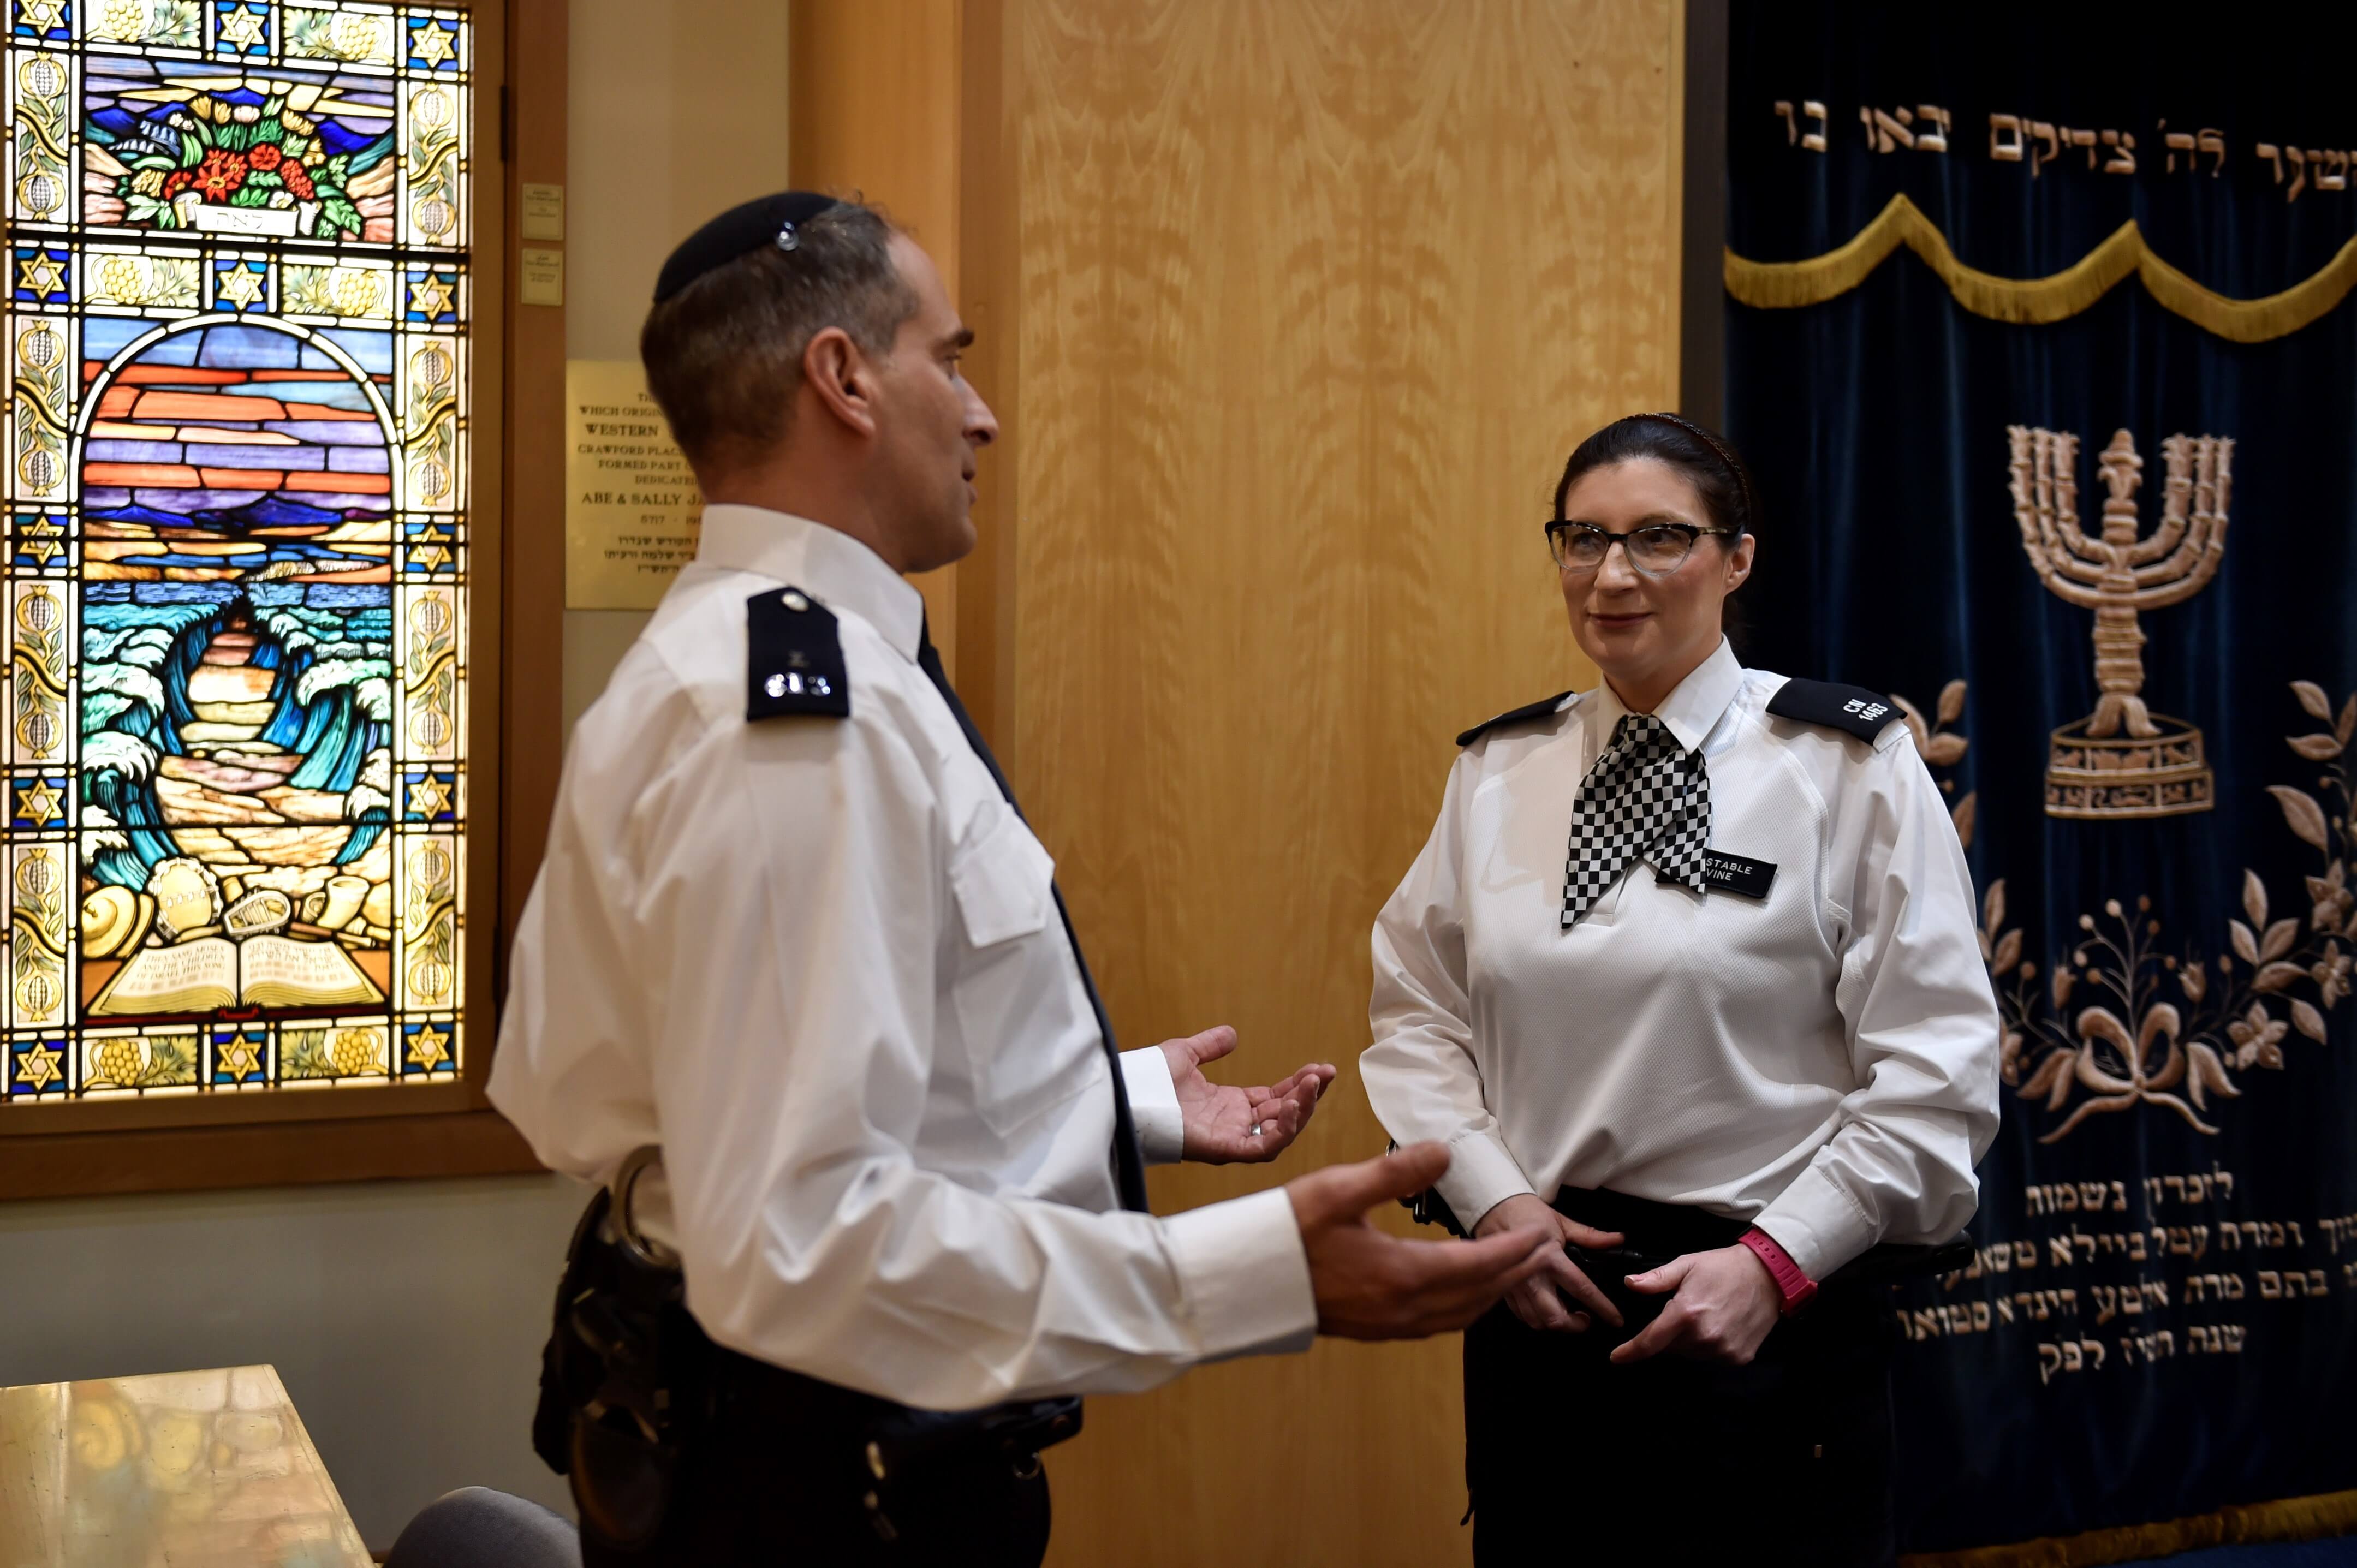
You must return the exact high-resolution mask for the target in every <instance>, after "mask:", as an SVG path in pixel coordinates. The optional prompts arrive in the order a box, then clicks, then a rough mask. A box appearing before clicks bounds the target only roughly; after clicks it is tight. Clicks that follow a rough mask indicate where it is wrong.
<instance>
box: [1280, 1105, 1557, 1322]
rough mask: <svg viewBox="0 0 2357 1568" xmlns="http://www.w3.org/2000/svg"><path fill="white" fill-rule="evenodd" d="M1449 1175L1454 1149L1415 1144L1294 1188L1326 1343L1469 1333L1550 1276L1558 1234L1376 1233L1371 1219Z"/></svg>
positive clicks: (1314, 1175)
mask: <svg viewBox="0 0 2357 1568" xmlns="http://www.w3.org/2000/svg"><path fill="white" fill-rule="evenodd" d="M1447 1169H1448V1149H1447V1148H1446V1147H1444V1146H1443V1145H1441V1144H1410V1145H1409V1146H1408V1147H1406V1148H1405V1149H1402V1150H1400V1151H1399V1152H1398V1153H1397V1154H1394V1155H1384V1156H1383V1157H1382V1158H1381V1159H1373V1160H1361V1162H1359V1163H1358V1164H1357V1165H1328V1166H1327V1167H1326V1168H1325V1169H1323V1170H1319V1171H1312V1172H1311V1173H1310V1174H1309V1175H1308V1176H1300V1177H1297V1179H1295V1180H1293V1181H1290V1182H1287V1183H1286V1187H1285V1195H1286V1197H1288V1198H1290V1199H1291V1200H1292V1202H1293V1218H1294V1221H1295V1223H1297V1224H1298V1225H1299V1226H1300V1227H1301V1247H1302V1251H1304V1252H1306V1253H1308V1258H1309V1285H1310V1291H1311V1293H1312V1294H1314V1295H1315V1296H1316V1298H1317V1302H1318V1332H1319V1333H1320V1334H1333V1335H1338V1336H1340V1337H1342V1338H1345V1339H1421V1338H1423V1337H1425V1336H1426V1335H1427V1334H1441V1333H1446V1332H1447V1331H1448V1330H1449V1329H1452V1328H1462V1327H1464V1326H1466V1325H1467V1324H1469V1323H1470V1322H1472V1321H1473V1320H1474V1319H1475V1318H1477V1317H1479V1316H1481V1315H1482V1314H1483V1313H1484V1312H1487V1311H1489V1310H1490V1307H1491V1304H1492V1303H1494V1302H1495V1301H1496V1300H1497V1299H1498V1298H1499V1297H1500V1296H1501V1295H1503V1294H1505V1293H1506V1292H1507V1291H1508V1290H1510V1289H1512V1287H1513V1286H1514V1285H1516V1284H1517V1283H1521V1282H1522V1281H1523V1280H1525V1279H1528V1278H1530V1277H1531V1276H1532V1275H1533V1274H1534V1273H1538V1271H1539V1270H1541V1269H1542V1268H1544V1267H1545V1266H1546V1260H1547V1258H1548V1256H1549V1254H1555V1255H1556V1256H1560V1255H1561V1254H1560V1251H1559V1249H1560V1247H1561V1245H1562V1243H1561V1242H1560V1241H1558V1240H1556V1237H1555V1230H1553V1229H1552V1228H1551V1227H1550V1228H1544V1229H1543V1228H1541V1227H1538V1226H1529V1227H1525V1228H1523V1229H1522V1230H1504V1231H1501V1232H1500V1233H1499V1234H1497V1235H1494V1236H1489V1237H1485V1238H1483V1239H1482V1240H1478V1241H1404V1240H1401V1239H1400V1238H1398V1237H1396V1236H1392V1235H1387V1234H1385V1233H1384V1232H1383V1231H1381V1230H1376V1229H1375V1228H1374V1227H1373V1226H1372V1225H1370V1224H1368V1223H1367V1210H1368V1209H1370V1208H1373V1207H1374V1206H1375V1205H1376V1204H1379V1203H1383V1202H1388V1201H1391V1200H1393V1199H1396V1198H1402V1197H1410V1196H1412V1195H1414V1194H1415V1193H1419V1192H1422V1191H1423V1190H1424V1189H1425V1188H1426V1187H1430V1186H1431V1185H1432V1184H1433V1181H1434V1180H1435V1179H1436V1178H1437V1176H1439V1175H1440V1173H1441V1172H1443V1171H1445V1170H1447Z"/></svg>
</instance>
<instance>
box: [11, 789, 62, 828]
mask: <svg viewBox="0 0 2357 1568" xmlns="http://www.w3.org/2000/svg"><path fill="white" fill-rule="evenodd" d="M64 816H65V799H64V797H63V796H61V795H59V793H58V791H57V789H56V788H55V787H54V786H52V785H51V784H50V783H49V781H48V779H35V780H34V781H33V782H32V783H30V784H20V785H18V786H17V787H16V817H17V820H18V821H20V822H30V823H32V824H33V825H34V826H35V827H37V828H46V827H48V826H49V825H50V824H51V823H53V822H59V821H61V820H63V818H64Z"/></svg>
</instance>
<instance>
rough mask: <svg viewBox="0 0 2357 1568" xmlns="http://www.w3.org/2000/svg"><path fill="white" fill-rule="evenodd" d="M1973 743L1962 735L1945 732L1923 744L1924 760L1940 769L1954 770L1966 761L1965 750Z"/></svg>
mask: <svg viewBox="0 0 2357 1568" xmlns="http://www.w3.org/2000/svg"><path fill="white" fill-rule="evenodd" d="M1971 744H1972V743H1971V742H1969V741H1967V740H1966V739H1964V736H1960V735H1950V734H1948V733H1947V732H1946V731H1944V730H1943V731H1942V732H1941V733H1940V734H1938V735H1935V736H1932V737H1931V738H1930V739H1929V740H1926V741H1925V742H1924V743H1923V759H1924V760H1925V761H1927V762H1930V763H1932V764H1933V765H1934V766H1936V767H1940V768H1953V767H1954V766H1955V765H1956V764H1957V763H1959V762H1961V761H1963V760H1964V748H1965V747H1966V746H1969V745H1971Z"/></svg>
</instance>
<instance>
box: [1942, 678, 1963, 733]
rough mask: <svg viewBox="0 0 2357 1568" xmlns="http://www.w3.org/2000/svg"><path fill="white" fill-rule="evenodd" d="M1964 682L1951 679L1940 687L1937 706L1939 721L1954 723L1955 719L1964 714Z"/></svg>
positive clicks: (1945, 723) (1944, 723)
mask: <svg viewBox="0 0 2357 1568" xmlns="http://www.w3.org/2000/svg"><path fill="white" fill-rule="evenodd" d="M1939 714H1940V722H1941V723H1942V724H1943V725H1952V724H1954V723H1955V722H1956V720H1957V719H1959V718H1961V717H1962V716H1963V715H1964V682H1962V681H1951V682H1948V683H1947V684H1946V685H1944V686H1943V687H1941V688H1940V707H1939Z"/></svg>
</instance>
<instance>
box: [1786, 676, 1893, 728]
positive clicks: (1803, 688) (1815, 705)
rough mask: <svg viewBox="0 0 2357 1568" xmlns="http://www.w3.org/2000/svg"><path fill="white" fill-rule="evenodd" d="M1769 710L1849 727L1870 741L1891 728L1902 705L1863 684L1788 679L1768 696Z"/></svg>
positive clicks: (1808, 722) (1808, 721) (1814, 722)
mask: <svg viewBox="0 0 2357 1568" xmlns="http://www.w3.org/2000/svg"><path fill="white" fill-rule="evenodd" d="M1768 711H1769V712H1770V713H1771V714H1775V715H1776V716H1777V717H1779V718H1786V719H1798V720H1800V721H1801V722H1802V723H1803V724H1804V725H1831V726H1833V727H1834V728H1835V729H1846V730H1847V731H1849V733H1850V734H1852V735H1854V736H1857V738H1858V739H1860V740H1863V741H1867V742H1871V741H1872V740H1873V739H1874V738H1875V737H1876V736H1878V735H1880V734H1881V733H1882V732H1883V731H1884V730H1886V729H1888V728H1889V727H1890V724H1891V721H1892V720H1894V719H1896V718H1898V717H1899V716H1900V715H1899V704H1898V703H1894V702H1892V701H1891V700H1890V699H1889V698H1888V697H1884V696H1878V695H1877V694H1876V693H1872V692H1869V691H1867V689H1866V688H1865V687H1863V686H1845V685H1843V684H1841V682H1837V681H1800V680H1790V681H1786V682H1784V684H1783V686H1782V688H1781V690H1779V691H1778V692H1777V693H1776V694H1775V695H1774V696H1772V697H1770V698H1769V699H1768Z"/></svg>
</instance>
